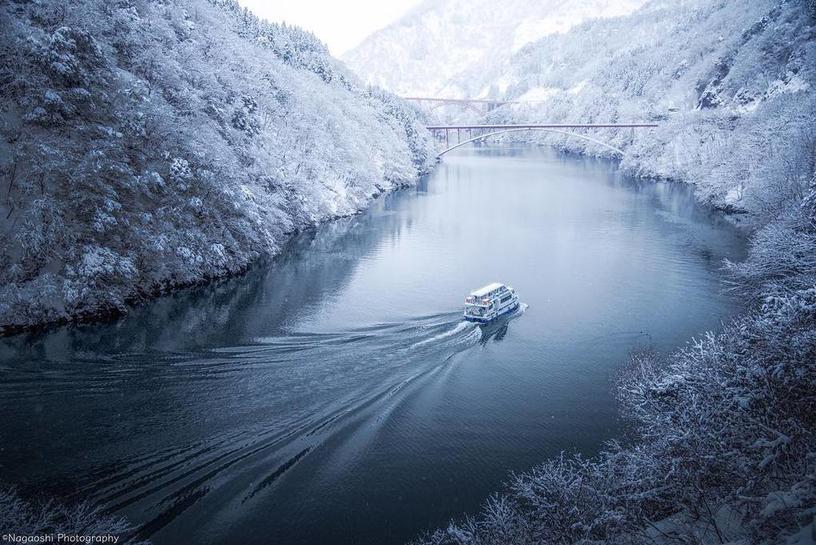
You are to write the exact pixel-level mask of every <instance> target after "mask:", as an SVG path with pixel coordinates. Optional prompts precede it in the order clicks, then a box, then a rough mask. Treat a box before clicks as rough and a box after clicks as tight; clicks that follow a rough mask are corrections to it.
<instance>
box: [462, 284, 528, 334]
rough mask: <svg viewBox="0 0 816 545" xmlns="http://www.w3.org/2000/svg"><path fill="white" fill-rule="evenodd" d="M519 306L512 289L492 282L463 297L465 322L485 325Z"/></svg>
mask: <svg viewBox="0 0 816 545" xmlns="http://www.w3.org/2000/svg"><path fill="white" fill-rule="evenodd" d="M518 306H519V300H518V296H517V295H516V292H515V290H514V289H513V288H511V287H510V286H505V285H504V284H499V283H498V282H494V283H492V284H488V285H487V286H485V287H483V288H479V289H478V290H475V291H472V292H470V295H468V296H467V297H465V320H467V321H469V322H479V323H481V324H486V323H487V322H489V321H491V320H495V319H496V318H498V317H499V316H502V315H504V314H507V313H508V312H513V311H514V310H516V309H517V308H518Z"/></svg>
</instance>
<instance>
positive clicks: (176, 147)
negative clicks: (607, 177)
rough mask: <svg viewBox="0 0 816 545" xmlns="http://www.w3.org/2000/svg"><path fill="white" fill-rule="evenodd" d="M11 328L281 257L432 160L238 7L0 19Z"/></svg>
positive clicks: (332, 73) (323, 60) (370, 94)
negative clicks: (304, 231) (308, 231)
mask: <svg viewBox="0 0 816 545" xmlns="http://www.w3.org/2000/svg"><path fill="white" fill-rule="evenodd" d="M0 25H2V28H3V32H2V33H0V59H2V63H0V96H2V105H1V106H0V107H1V108H2V125H0V132H2V141H0V169H2V171H1V172H0V175H2V177H0V179H2V182H0V233H2V235H0V331H3V330H6V331H8V330H12V329H17V328H21V327H27V326H32V325H37V324H42V323H48V322H56V321H64V320H69V319H73V318H77V317H83V316H97V315H100V314H106V313H118V312H121V311H123V310H125V309H126V303H128V302H130V301H135V300H139V299H141V298H144V297H146V296H150V295H152V294H155V293H158V292H160V291H162V290H165V289H168V288H171V287H174V286H179V285H185V284H189V283H194V282H199V281H202V280H205V279H208V278H214V277H219V276H223V275H226V274H230V273H234V272H236V271H240V270H242V269H244V268H246V267H247V266H248V265H249V264H250V263H251V262H252V260H253V259H255V258H256V257H258V256H260V255H263V254H269V253H274V252H275V251H276V250H277V248H278V247H279V245H280V244H281V243H282V242H283V240H284V239H285V238H286V235H287V233H291V232H292V231H295V230H297V229H301V228H303V227H305V226H308V225H311V224H314V223H316V222H319V221H321V220H326V219H328V218H332V217H335V216H339V215H346V214H351V213H354V212H356V211H358V210H360V209H362V208H363V207H365V206H366V205H367V203H368V202H369V200H370V199H371V197H372V195H374V194H377V193H380V192H382V191H384V190H388V189H390V188H393V187H395V186H397V185H399V184H408V183H411V182H413V181H415V180H416V179H417V176H418V175H419V173H420V172H422V171H424V170H427V169H428V168H429V167H430V165H431V164H432V163H433V161H434V160H435V153H434V150H433V146H432V143H431V141H430V138H429V137H428V135H427V133H426V131H425V130H424V129H423V128H422V127H421V124H420V123H419V122H418V118H417V113H416V112H415V111H414V110H413V109H411V108H410V107H408V106H406V105H405V104H404V103H403V102H402V101H400V100H398V99H396V98H395V97H394V96H392V95H389V94H387V93H384V92H380V91H374V90H367V89H366V88H365V87H363V86H362V85H361V84H358V83H357V79H356V78H355V77H354V76H353V75H351V74H350V73H349V72H348V71H347V70H346V69H345V68H344V67H343V66H342V65H341V64H340V63H338V62H336V61H335V60H333V59H332V58H331V57H329V55H328V53H327V51H326V49H325V47H324V46H323V45H322V44H321V43H320V42H319V41H318V40H317V39H316V38H315V37H314V36H312V35H310V34H307V33H305V32H303V31H301V30H299V29H297V28H293V27H287V26H280V25H271V24H266V23H263V22H261V21H259V20H258V19H256V18H255V17H254V16H252V15H251V14H249V13H248V12H246V11H245V10H243V9H241V8H240V7H239V6H238V4H237V3H236V2H234V1H233V0H209V1H207V0H179V1H177V2H170V3H168V2H163V1H158V0H156V1H151V0H145V1H136V2H128V1H126V2H116V3H111V2H107V1H105V0H82V1H79V2H73V3H71V5H70V7H69V6H68V5H67V4H65V3H64V2H59V1H57V0H46V1H40V2H25V3H19V2H4V3H2V5H0Z"/></svg>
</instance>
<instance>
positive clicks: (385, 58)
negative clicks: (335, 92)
mask: <svg viewBox="0 0 816 545" xmlns="http://www.w3.org/2000/svg"><path fill="white" fill-rule="evenodd" d="M644 1H645V0H622V1H615V0H580V1H577V2H576V1H569V0H538V1H535V2H530V1H529V0H508V1H506V2H499V3H497V2H494V1H491V0H442V1H439V0H427V1H426V2H424V3H422V4H421V5H420V6H418V7H417V8H416V9H414V10H413V11H412V12H411V13H409V14H408V15H406V16H405V17H404V18H402V19H401V20H399V21H397V22H396V23H394V24H392V25H390V26H389V27H387V28H385V29H383V30H381V31H378V32H376V33H374V34H372V35H371V36H370V37H369V38H367V39H366V40H365V41H364V42H363V43H361V44H360V45H359V46H357V47H356V48H354V49H353V50H351V51H349V52H348V53H346V54H345V55H344V56H343V60H344V61H345V62H346V63H347V64H348V65H349V67H350V68H352V69H353V70H355V71H356V72H357V73H358V74H359V75H360V76H361V77H362V78H364V79H365V80H366V81H367V82H368V83H371V84H375V85H379V86H381V87H384V88H386V89H389V90H391V91H394V92H396V93H399V94H402V95H405V96H411V95H422V96H444V97H458V96H470V97H474V96H477V95H479V94H480V93H481V92H482V91H483V89H482V87H483V84H484V81H483V80H482V77H481V76H482V75H483V74H485V73H495V72H496V71H497V70H499V69H500V68H501V67H502V66H503V64H504V63H505V62H506V61H507V60H508V59H509V58H510V55H511V54H512V53H514V52H515V51H518V50H519V49H520V48H521V47H522V46H524V45H525V44H527V43H529V42H532V41H534V40H536V39H538V38H541V37H543V36H546V35H549V34H553V33H559V32H565V31H567V30H569V29H570V28H572V27H573V26H575V25H576V24H578V23H580V22H582V21H585V20H587V19H589V18H594V17H612V16H616V15H623V14H626V13H630V12H631V11H632V10H634V9H635V8H637V7H638V6H640V5H641V4H643V2H644Z"/></svg>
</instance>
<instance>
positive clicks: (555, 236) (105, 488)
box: [0, 149, 744, 545]
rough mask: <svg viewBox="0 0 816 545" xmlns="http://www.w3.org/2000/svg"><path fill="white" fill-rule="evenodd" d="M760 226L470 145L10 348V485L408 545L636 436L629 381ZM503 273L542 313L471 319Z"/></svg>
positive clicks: (584, 163) (4, 447) (0, 436)
mask: <svg viewBox="0 0 816 545" xmlns="http://www.w3.org/2000/svg"><path fill="white" fill-rule="evenodd" d="M743 251H744V241H743V240H742V238H741V237H740V236H739V234H738V233H736V232H735V230H734V229H732V228H731V227H730V226H729V225H728V224H727V223H726V222H725V221H724V220H723V219H722V218H721V217H719V216H718V215H716V214H714V213H711V212H709V211H707V210H704V209H702V208H700V207H698V206H697V205H695V203H694V199H693V196H692V194H691V191H690V190H689V188H687V187H685V186H682V185H677V184H666V183H652V182H642V181H634V180H631V179H627V178H625V177H622V176H621V175H620V174H619V173H618V172H617V171H616V170H615V169H614V166H613V165H610V164H607V163H603V162H598V161H592V160H584V159H577V158H574V157H567V156H562V155H558V154H555V153H552V152H548V151H539V150H511V149H482V150H461V151H459V152H456V153H452V154H450V155H449V156H447V157H446V158H445V160H444V161H443V163H442V164H441V165H440V166H439V168H438V169H437V170H436V171H435V172H434V173H433V175H432V176H430V178H429V179H428V180H426V181H424V182H423V183H422V184H421V185H420V186H419V187H418V188H415V189H411V190H405V191H401V192H398V193H395V194H392V195H388V196H386V197H384V198H382V199H380V200H378V201H377V202H376V203H375V204H374V206H373V207H372V209H371V211H370V212H368V213H366V214H363V215H360V216H357V217H354V218H349V219H344V220H340V221H337V222H334V223H331V224H327V225H324V226H322V227H320V228H319V229H317V230H316V231H315V232H311V233H306V234H303V235H301V236H299V237H297V238H296V239H295V240H293V241H292V243H291V244H290V245H289V246H288V248H287V250H286V251H285V252H284V254H283V255H281V256H280V257H279V258H278V259H276V260H275V261H274V262H273V263H271V264H270V265H268V266H264V267H258V268H256V269H255V270H253V271H251V272H250V273H249V274H247V275H246V276H244V277H241V278H237V279H232V280H229V281H226V282H222V283H219V284H217V285H214V286H210V287H207V288H201V289H196V290H189V291H186V292H183V293H179V294H176V295H173V296H170V297H165V298H163V299H161V300H158V301H156V302H155V303H153V304H150V305H147V306H145V307H143V308H141V309H139V310H138V311H136V312H134V313H133V314H132V315H131V316H129V317H128V318H126V319H123V320H121V321H119V322H117V323H113V324H109V325H96V326H83V327H76V328H61V329H58V330H54V331H52V332H50V333H47V334H44V335H38V336H18V337H13V338H9V339H5V340H0V482H6V483H12V484H16V485H18V486H19V487H20V489H21V490H22V491H23V492H26V493H31V492H33V491H40V492H45V493H53V494H59V495H62V496H68V497H69V498H72V499H76V500H78V499H92V500H95V501H101V502H105V503H106V504H108V505H110V506H112V508H113V509H114V510H116V511H117V512H119V513H121V514H124V515H126V516H128V517H129V518H130V519H131V521H133V522H135V523H138V524H140V525H141V527H142V534H143V535H145V536H149V537H150V538H151V539H152V540H153V541H154V542H155V543H156V544H157V545H176V544H182V543H196V544H207V543H212V544H233V543H234V544H239V543H240V544H259V545H260V544H264V545H265V544H269V543H275V544H281V545H288V544H314V545H317V544H325V543H349V544H351V543H359V544H371V545H374V544H376V545H387V544H392V543H393V544H396V543H402V542H404V541H405V540H407V539H410V538H412V537H413V536H415V535H416V534H417V532H420V531H422V530H425V529H432V528H435V527H437V526H439V525H441V524H444V523H445V522H446V521H447V520H448V519H449V518H450V517H458V516H461V515H462V514H464V513H466V512H473V511H475V510H476V509H478V507H479V505H480V504H481V502H482V501H483V500H484V499H485V497H486V496H487V495H488V494H490V493H491V492H492V491H495V490H496V489H498V488H499V487H500V484H501V482H502V481H503V480H505V479H506V478H507V476H508V474H509V472H510V471H521V470H525V469H528V468H530V467H531V466H533V465H534V464H536V463H537V462H540V461H542V460H544V459H545V458H547V457H549V456H552V455H556V454H557V453H558V452H560V451H579V452H584V453H587V454H592V453H594V452H597V450H598V449H599V448H600V447H601V446H602V443H603V442H604V441H606V440H608V439H610V438H612V437H614V436H615V435H616V434H617V433H618V432H619V431H620V423H619V422H618V421H617V418H616V406H615V402H614V399H613V396H612V393H611V381H612V380H613V379H614V376H615V372H616V371H617V370H618V369H620V368H621V366H623V365H624V364H625V362H626V359H627V355H628V354H629V353H630V352H631V351H632V350H633V349H636V348H638V347H644V346H650V347H653V348H655V349H657V350H660V351H664V352H665V351H670V350H672V349H675V348H676V347H679V346H682V345H683V344H684V343H685V342H686V341H687V340H689V339H690V338H691V337H692V336H694V335H699V334H700V333H702V332H704V331H705V330H707V329H716V328H717V327H718V325H719V324H720V322H721V321H722V320H727V319H728V317H729V316H731V315H733V314H734V313H735V312H737V311H738V309H739V305H738V303H737V302H735V301H733V300H731V299H730V298H729V297H728V296H726V295H724V294H723V287H722V284H721V280H722V279H721V275H720V273H719V272H718V269H719V267H720V266H721V262H722V259H723V258H726V257H728V258H730V259H735V260H738V259H741V257H742V254H743ZM492 281H500V282H505V283H509V284H510V285H512V286H513V287H515V288H516V290H517V292H518V294H519V296H520V299H521V301H522V302H524V303H525V304H526V305H525V306H526V308H525V309H524V310H523V311H522V312H519V313H518V314H517V315H515V316H514V317H512V318H511V319H510V320H507V321H505V322H503V323H501V324H498V325H496V326H493V327H490V328H487V329H482V328H479V327H478V326H475V325H473V324H468V323H464V322H462V321H461V320H460V313H461V304H462V301H463V298H464V296H465V295H466V294H467V292H468V291H469V290H471V289H473V288H476V287H479V286H481V285H483V284H486V283H488V282H492Z"/></svg>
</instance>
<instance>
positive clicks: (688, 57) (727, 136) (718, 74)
mask: <svg viewBox="0 0 816 545" xmlns="http://www.w3.org/2000/svg"><path fill="white" fill-rule="evenodd" d="M809 9H812V8H809V7H808V5H807V2H804V1H789V2H779V1H778V0H729V1H723V2H710V1H708V0H682V1H674V0H672V1H667V0H652V1H651V2H649V3H648V4H646V5H644V6H643V7H642V8H641V9H640V10H638V11H636V12H634V13H633V14H631V15H629V16H626V17H621V18H618V19H609V20H596V21H590V22H586V23H584V24H582V25H579V26H577V27H575V28H573V29H572V30H571V31H570V32H568V33H566V34H562V35H555V36H548V37H546V38H543V39H541V40H539V41H536V42H535V43H532V44H529V45H528V46H527V47H525V48H524V49H523V50H521V51H519V52H518V53H516V54H515V55H514V56H513V58H512V59H511V61H510V62H509V63H507V65H506V66H505V67H504V68H503V69H502V70H500V71H499V72H496V73H494V74H492V75H490V76H488V78H489V79H491V80H494V81H502V82H503V83H504V85H506V86H507V91H506V92H505V93H504V94H503V95H502V96H503V97H505V98H508V99H514V100H520V101H531V103H530V104H529V105H519V106H510V107H507V108H504V109H502V110H498V111H495V112H493V114H492V115H491V117H490V118H489V121H514V122H515V121H536V122H543V121H546V122H555V123H558V122H624V121H646V120H648V121H655V122H657V123H659V124H660V127H659V128H658V129H656V130H653V131H651V130H650V131H646V132H637V133H636V134H635V139H634V141H632V133H631V132H630V131H628V130H626V131H613V130H609V131H597V130H596V131H593V132H592V136H594V137H596V138H599V139H601V140H604V141H606V142H608V143H611V144H612V145H615V146H617V147H619V148H622V149H624V150H625V152H626V153H625V156H624V158H623V166H624V167H625V168H627V169H630V170H631V171H633V172H635V173H637V174H640V175H646V176H658V177H666V178H671V179H676V180H681V181H687V182H691V183H694V184H696V187H697V190H698V193H699V195H700V197H701V198H702V199H703V200H705V201H707V202H710V203H712V204H715V205H718V206H722V207H726V208H735V209H743V210H747V211H750V212H754V213H757V214H760V215H763V216H772V215H773V214H774V213H775V211H778V210H781V209H784V208H785V207H786V206H788V205H789V204H790V201H795V200H798V199H801V196H802V194H803V192H804V190H805V188H806V184H807V181H808V179H809V177H810V173H811V172H812V168H813V161H814V156H815V154H816V151H814V146H816V144H815V142H816V132H814V131H816V125H815V124H814V122H813V113H814V111H816V40H815V38H816V30H815V29H814V26H813V19H812V15H810V12H809V11H808V10H809ZM534 100H536V101H539V102H532V101H534ZM527 138H530V136H529V135H528V136H527ZM532 138H533V139H535V140H537V141H542V142H546V143H551V144H557V145H559V146H562V147H564V148H567V149H570V150H574V151H580V152H584V153H591V154H606V153H608V150H607V149H605V148H603V147H600V146H597V145H595V144H592V143H587V142H586V141H584V140H579V139H574V138H567V137H563V136H558V137H552V136H548V135H544V134H543V133H539V134H538V135H533V136H532Z"/></svg>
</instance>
